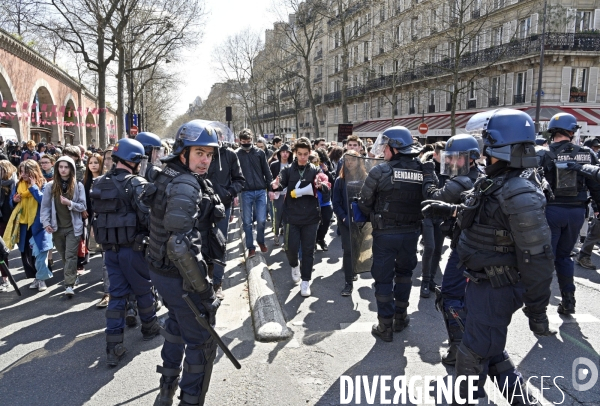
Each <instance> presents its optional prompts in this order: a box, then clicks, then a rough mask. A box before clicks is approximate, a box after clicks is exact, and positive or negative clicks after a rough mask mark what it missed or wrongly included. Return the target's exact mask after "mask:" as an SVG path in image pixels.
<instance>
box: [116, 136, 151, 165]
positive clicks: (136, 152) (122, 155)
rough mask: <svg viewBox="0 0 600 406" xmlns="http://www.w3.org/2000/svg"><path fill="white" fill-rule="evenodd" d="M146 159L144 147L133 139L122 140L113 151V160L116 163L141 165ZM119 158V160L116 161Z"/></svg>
mask: <svg viewBox="0 0 600 406" xmlns="http://www.w3.org/2000/svg"><path fill="white" fill-rule="evenodd" d="M143 157H144V146H143V145H142V144H141V143H140V142H139V141H136V140H134V139H131V138H122V139H120V140H119V141H117V143H116V144H115V146H114V147H113V149H112V159H113V161H115V162H123V161H128V162H133V163H134V164H139V163H140V162H142V158H143ZM115 158H117V159H115Z"/></svg>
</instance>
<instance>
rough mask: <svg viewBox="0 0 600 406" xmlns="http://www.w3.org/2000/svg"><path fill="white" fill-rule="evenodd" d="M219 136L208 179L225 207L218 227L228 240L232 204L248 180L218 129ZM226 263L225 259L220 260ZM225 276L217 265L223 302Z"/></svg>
mask: <svg viewBox="0 0 600 406" xmlns="http://www.w3.org/2000/svg"><path fill="white" fill-rule="evenodd" d="M216 132H217V136H218V137H219V141H220V143H221V146H220V147H219V149H218V153H219V155H218V156H216V157H214V158H213V160H212V161H211V163H210V167H209V168H208V179H209V180H210V181H211V183H212V186H213V189H214V191H215V192H216V193H217V194H218V195H219V197H220V198H221V203H223V205H224V206H225V217H223V218H222V219H221V220H220V221H219V222H218V223H217V227H219V230H221V232H222V233H223V235H224V236H225V238H227V233H228V231H229V216H230V215H231V203H232V202H233V199H234V198H235V197H236V196H237V195H238V193H240V192H241V191H242V188H243V187H244V184H245V183H246V180H245V179H244V175H242V168H240V161H239V160H238V157H237V155H236V154H235V152H234V151H233V150H232V149H231V148H229V147H228V146H227V145H225V144H223V143H222V142H221V141H222V137H223V136H222V134H221V130H220V129H216ZM219 259H220V260H221V261H223V262H225V258H219ZM224 274H225V268H223V266H222V265H219V264H215V266H214V270H213V287H214V289H215V292H216V294H217V297H218V298H219V300H223V299H224V298H225V296H224V295H223V288H222V283H223V275H224Z"/></svg>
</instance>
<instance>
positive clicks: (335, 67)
mask: <svg viewBox="0 0 600 406" xmlns="http://www.w3.org/2000/svg"><path fill="white" fill-rule="evenodd" d="M339 70H340V57H339V56H338V55H336V56H335V57H334V58H333V73H337V72H338V71H339Z"/></svg>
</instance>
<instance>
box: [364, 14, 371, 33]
mask: <svg viewBox="0 0 600 406" xmlns="http://www.w3.org/2000/svg"><path fill="white" fill-rule="evenodd" d="M365 29H366V30H370V29H371V13H367V14H366V15H365Z"/></svg>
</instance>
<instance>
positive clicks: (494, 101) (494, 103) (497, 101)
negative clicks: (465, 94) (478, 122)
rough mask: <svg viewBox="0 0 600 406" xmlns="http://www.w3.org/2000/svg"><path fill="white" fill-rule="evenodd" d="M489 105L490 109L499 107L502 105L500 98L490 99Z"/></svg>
mask: <svg viewBox="0 0 600 406" xmlns="http://www.w3.org/2000/svg"><path fill="white" fill-rule="evenodd" d="M488 105H489V106H490V107H494V106H499V105H500V98H499V97H490V98H489V99H488Z"/></svg>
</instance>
